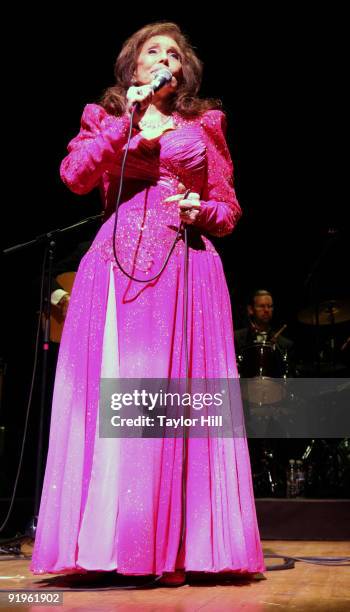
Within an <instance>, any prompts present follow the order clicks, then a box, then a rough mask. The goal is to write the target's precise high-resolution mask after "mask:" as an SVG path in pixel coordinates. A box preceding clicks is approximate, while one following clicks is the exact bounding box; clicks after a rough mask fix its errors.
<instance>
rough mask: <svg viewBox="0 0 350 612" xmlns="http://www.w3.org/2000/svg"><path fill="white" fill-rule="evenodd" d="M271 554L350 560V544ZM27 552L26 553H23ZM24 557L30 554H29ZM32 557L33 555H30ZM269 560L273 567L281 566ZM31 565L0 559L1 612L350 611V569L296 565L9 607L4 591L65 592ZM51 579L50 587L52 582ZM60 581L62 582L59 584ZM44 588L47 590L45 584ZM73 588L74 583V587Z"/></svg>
mask: <svg viewBox="0 0 350 612" xmlns="http://www.w3.org/2000/svg"><path fill="white" fill-rule="evenodd" d="M263 548H264V553H265V554H272V553H276V554H282V555H283V554H285V555H286V556H292V557H297V556H301V557H311V556H314V557H323V556H324V557H350V543H349V542H339V541H338V542H319V541H313V542H311V541H309V542H305V541H303V542H302V541H276V540H275V541H264V542H263ZM22 550H23V549H22ZM24 552H26V551H25V549H24ZM27 552H30V549H28V551H27ZM278 562H279V560H278V559H267V560H266V563H267V564H269V565H270V564H275V563H278ZM28 566H29V561H28V560H23V559H15V560H13V559H7V558H6V557H1V556H0V589H1V593H0V601H1V603H0V607H1V610H13V609H14V608H16V609H17V608H18V609H22V610H34V609H35V610H40V609H41V610H54V609H57V610H74V611H78V610H80V611H85V610H86V611H88V610H89V611H90V610H91V611H98V610H104V611H105V610H110V611H114V610H116V611H118V612H130V611H135V612H136V610H137V611H139V610H140V611H141V610H142V611H144V612H151V611H152V612H170V611H176V612H196V611H198V612H199V611H200V612H226V611H227V612H228V611H234V612H236V611H241V610H244V611H246V612H265V611H275V610H280V611H281V612H284V610H288V611H289V610H293V612H299V611H300V612H311V611H314V610H317V611H322V612H323V611H326V610H327V612H346V611H350V565H348V566H345V567H344V566H343V567H330V566H319V565H311V564H308V563H304V562H296V564H295V568H294V569H289V570H283V571H268V572H266V573H265V578H266V579H263V577H260V579H258V578H259V577H257V579H255V580H250V581H247V580H245V579H243V578H238V577H237V578H236V579H235V580H234V581H232V582H231V583H229V584H228V583H225V582H224V581H216V582H215V581H214V582H201V583H199V582H198V581H197V582H194V581H193V580H192V581H191V583H190V584H186V585H184V586H182V587H178V588H166V587H157V588H152V589H147V590H146V589H136V590H115V589H114V590H113V589H111V588H110V583H109V584H108V582H107V583H102V586H103V587H104V590H102V591H101V590H100V591H97V590H93V589H94V588H95V586H96V585H97V584H101V583H96V585H91V581H90V584H89V581H86V576H85V577H84V580H85V582H84V584H85V583H86V590H84V591H79V592H77V591H73V592H67V591H64V592H63V602H64V603H63V606H62V605H61V606H59V607H57V606H47V605H45V606H43V605H41V606H30V605H26V606H24V605H21V606H14V605H9V604H8V603H6V600H7V597H8V593H7V592H4V591H7V590H8V591H11V590H14V591H15V590H17V591H18V590H20V591H25V590H26V589H38V590H42V589H43V588H44V589H46V590H47V589H49V590H50V591H51V592H52V591H55V587H56V589H57V590H58V586H59V585H60V586H61V587H62V586H63V584H64V583H63V584H62V577H55V576H53V575H50V576H47V575H46V576H32V575H31V573H30V572H29V569H28ZM47 579H49V583H48V582H47ZM70 579H71V577H70ZM57 581H58V582H57ZM43 583H44V584H43ZM70 584H71V583H70Z"/></svg>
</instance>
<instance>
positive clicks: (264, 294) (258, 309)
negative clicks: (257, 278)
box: [235, 289, 294, 376]
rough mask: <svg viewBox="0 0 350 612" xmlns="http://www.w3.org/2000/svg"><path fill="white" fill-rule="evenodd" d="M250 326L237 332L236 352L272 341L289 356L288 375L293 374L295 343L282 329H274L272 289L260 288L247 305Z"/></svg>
mask: <svg viewBox="0 0 350 612" xmlns="http://www.w3.org/2000/svg"><path fill="white" fill-rule="evenodd" d="M247 314H248V320H249V323H248V326H247V327H244V328H243V329H238V330H236V332H235V347H236V354H237V355H242V354H244V353H245V351H246V349H247V347H250V346H252V345H254V344H265V343H270V344H272V345H274V346H276V348H278V349H279V351H280V354H281V355H282V356H283V357H285V358H287V361H288V371H289V372H288V375H289V376H290V375H293V371H294V366H293V362H294V359H293V352H294V350H293V349H294V343H293V342H292V341H291V340H290V339H289V338H286V337H285V336H283V335H282V333H281V330H283V329H284V327H283V328H281V329H274V327H273V325H272V319H273V314H274V305H273V297H272V294H271V293H270V291H267V290H266V289H258V290H257V291H255V292H254V293H253V294H252V296H251V299H250V301H249V303H248V305H247Z"/></svg>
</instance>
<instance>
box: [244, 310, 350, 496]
mask: <svg viewBox="0 0 350 612" xmlns="http://www.w3.org/2000/svg"><path fill="white" fill-rule="evenodd" d="M298 321H299V322H300V323H301V324H303V325H307V326H310V330H312V331H313V332H314V334H315V336H316V337H317V343H316V347H317V349H318V355H317V357H316V359H315V358H314V359H313V360H312V363H310V367H309V368H305V369H303V368H302V367H301V368H299V366H298V368H297V369H298V370H299V371H297V372H296V373H295V372H294V371H293V369H292V368H291V365H290V359H289V355H288V353H287V351H285V350H283V349H281V347H280V346H279V344H278V342H277V339H278V336H279V335H280V334H281V333H282V331H283V330H284V328H285V327H286V326H283V327H282V328H281V329H280V330H279V331H278V332H277V333H276V334H275V335H274V336H273V337H272V338H269V339H268V338H267V336H266V338H262V337H261V335H259V336H257V338H256V341H253V342H252V343H251V344H249V345H247V346H245V347H244V348H243V349H242V350H241V352H240V354H239V355H238V356H237V365H238V371H239V375H240V379H241V392H242V399H243V403H244V404H245V409H246V408H247V406H248V411H247V412H246V416H247V414H248V415H249V416H250V417H252V420H253V421H254V422H255V423H257V422H258V421H259V419H260V421H262V420H265V426H266V432H267V434H266V437H265V439H263V437H262V436H257V437H260V438H261V439H260V440H257V439H255V440H252V439H251V440H250V447H251V450H252V449H253V450H255V453H254V452H253V456H252V467H253V477H254V489H255V493H256V494H257V495H263V496H265V495H267V496H271V495H272V496H275V495H277V496H280V495H281V494H283V490H284V488H283V487H284V485H285V482H283V475H282V473H283V472H284V468H283V470H281V469H280V468H281V466H279V464H278V462H277V461H276V456H275V455H276V452H277V448H280V446H281V445H280V446H279V444H280V442H281V440H279V441H278V440H275V441H273V440H271V439H270V440H268V438H269V434H268V431H269V427H270V426H271V423H273V421H275V422H277V421H278V417H279V414H281V410H282V411H283V410H285V409H287V410H288V401H290V399H291V398H289V397H288V394H289V391H288V388H289V387H288V385H287V380H288V378H289V377H290V376H292V377H293V376H299V377H300V376H301V377H310V376H311V377H313V378H315V377H316V378H318V377H320V376H323V377H324V376H326V377H330V378H332V377H333V376H339V374H338V373H335V372H336V371H337V369H338V366H339V362H341V363H342V370H341V373H340V376H347V377H349V371H350V337H348V336H349V333H348V331H347V332H343V329H342V326H340V325H339V324H341V323H347V322H349V321H350V299H343V300H336V299H331V300H328V301H324V302H321V303H319V305H318V306H317V307H309V308H304V309H302V310H300V311H299V313H298ZM322 343H323V345H322ZM324 356H325V357H324ZM317 361H318V364H317ZM320 361H321V368H320ZM285 399H287V401H284V400H285ZM286 406H287V408H286ZM259 428H260V425H258V429H259ZM248 430H249V423H248ZM260 431H261V428H260ZM253 437H254V436H253ZM271 437H272V438H278V437H279V436H278V435H276V434H272V436H271ZM280 438H283V433H282V434H281V436H280ZM300 441H301V440H300ZM284 442H286V440H284ZM293 442H295V440H294V441H293ZM335 443H336V445H339V444H342V441H340V442H339V440H338V441H334V442H333V443H332V441H330V440H329V441H328V440H326V439H324V440H323V439H322V440H321V439H320V440H319V441H316V442H315V444H316V446H315V449H318V447H320V448H321V447H322V453H323V454H322V457H323V460H322V461H323V463H324V468H325V469H326V467H327V465H328V467H329V466H332V465H333V459H332V457H333V456H334V448H333V447H334V444H335ZM275 446H276V448H275ZM285 446H286V448H287V447H288V445H285ZM288 448H291V446H289V447H288ZM327 449H328V450H329V452H328V455H329V457H328V459H327V457H326V459H325V452H326V450H327ZM315 453H316V450H315ZM254 455H255V456H254ZM326 455H327V453H326ZM348 463H349V461H348V462H347V464H346V465H347V469H349V465H348ZM254 464H255V465H254ZM254 467H255V469H254ZM314 486H315V487H316V485H315V483H314ZM316 488H317V487H316ZM310 490H311V488H310ZM315 490H316V489H315ZM316 493H317V492H316Z"/></svg>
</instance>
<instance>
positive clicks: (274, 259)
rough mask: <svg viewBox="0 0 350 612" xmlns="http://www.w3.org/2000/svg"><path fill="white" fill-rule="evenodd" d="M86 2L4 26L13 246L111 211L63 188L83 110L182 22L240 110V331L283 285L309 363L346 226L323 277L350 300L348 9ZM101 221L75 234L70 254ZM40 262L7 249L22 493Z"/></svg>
mask: <svg viewBox="0 0 350 612" xmlns="http://www.w3.org/2000/svg"><path fill="white" fill-rule="evenodd" d="M71 5H72V3H71ZM71 5H64V4H61V3H60V4H59V6H58V4H56V5H55V3H53V4H52V5H51V6H50V9H49V10H48V9H47V12H45V9H42V8H41V9H40V12H39V9H36V8H35V7H34V8H33V6H31V7H30V10H29V9H23V8H22V9H21V14H20V15H13V16H11V17H9V18H8V21H7V22H5V23H6V26H5V27H8V29H9V32H10V34H11V36H10V38H9V40H10V42H9V43H8V46H7V49H6V62H4V66H3V70H4V72H3V81H5V78H6V90H5V95H3V99H4V111H3V126H2V127H3V143H2V144H3V158H4V159H6V160H7V163H6V165H5V174H4V178H3V202H2V211H3V220H4V218H5V215H6V217H7V220H6V223H5V222H3V223H2V224H1V225H2V229H3V232H4V236H3V246H4V247H7V246H10V245H12V244H16V243H18V242H24V241H27V240H30V239H31V238H33V237H34V236H36V235H38V234H40V233H42V232H46V231H48V230H51V229H53V228H56V227H62V226H64V225H66V224H70V223H73V222H75V221H77V220H80V219H81V218H83V217H85V216H88V215H91V214H94V213H97V212H99V211H100V208H99V196H98V192H97V191H96V192H93V193H92V194H89V195H88V196H83V197H81V196H77V195H74V194H72V193H70V192H69V191H68V190H67V188H66V187H65V186H64V185H63V184H62V183H61V182H60V179H59V174H58V169H59V164H60V161H61V159H62V158H63V157H64V155H65V151H66V146H67V143H68V141H69V140H70V139H71V138H72V137H73V136H74V135H75V134H76V133H77V131H78V129H79V120H80V115H81V112H82V109H83V107H84V105H85V104H86V103H87V102H93V101H96V100H98V98H99V96H100V95H101V93H102V91H103V90H104V89H105V88H106V87H107V86H109V85H110V84H112V82H113V65H114V60H115V57H116V56H117V54H118V52H119V50H120V47H121V44H122V42H123V41H124V40H125V38H126V37H127V36H129V35H131V34H132V33H133V32H134V31H136V30H137V29H138V28H140V27H142V26H143V25H145V24H146V23H149V22H150V21H155V20H158V19H162V20H163V19H167V20H171V21H175V22H177V23H178V24H179V25H180V26H181V27H182V29H183V30H184V31H185V32H186V33H187V34H188V36H189V37H190V40H191V41H192V42H193V44H194V46H195V47H196V50H197V53H198V55H199V57H200V58H201V59H202V60H203V62H204V66H205V70H204V78H203V87H202V95H203V96H207V95H208V96H213V97H219V98H221V99H222V101H223V104H224V109H225V110H226V112H227V115H228V142H229V145H230V149H231V153H232V158H233V161H234V166H235V185H236V191H237V195H238V198H239V200H240V203H241V206H242V209H243V213H244V215H243V218H242V219H241V221H240V222H239V224H238V226H237V228H236V230H235V231H234V233H233V234H232V235H231V236H229V237H227V238H224V239H222V240H221V241H219V242H218V241H216V246H217V248H218V250H219V252H220V254H221V255H222V258H223V262H224V267H225V271H226V276H227V282H228V285H229V289H230V293H231V297H232V307H233V318H234V323H235V326H236V327H240V326H242V325H244V324H245V305H246V300H247V297H248V294H249V293H250V292H251V291H252V289H254V288H257V287H264V288H268V289H270V290H271V291H272V292H273V294H274V297H275V303H276V325H277V324H279V323H284V322H286V323H287V324H288V329H287V330H286V335H289V336H290V337H291V338H293V339H294V340H295V341H296V342H297V345H298V351H299V358H300V359H301V360H302V359H306V360H309V359H310V358H311V359H312V354H311V356H310V346H312V342H313V329H312V327H311V326H306V325H302V324H300V323H299V322H298V318H297V314H298V311H299V310H300V309H301V308H302V307H305V306H309V305H312V304H313V303H314V300H315V297H314V295H310V287H309V288H306V287H305V281H306V278H307V277H308V275H309V273H310V271H311V270H312V268H313V266H314V264H315V262H316V261H317V259H318V258H319V257H320V253H321V252H322V251H323V249H324V248H325V247H326V245H327V241H328V239H329V232H330V230H333V229H336V230H337V232H338V233H337V234H336V239H335V240H334V241H333V243H332V245H331V246H330V248H329V249H328V252H327V255H326V256H325V257H323V259H322V260H321V261H320V264H319V266H318V272H317V276H315V277H314V279H315V283H314V284H315V286H317V288H318V292H319V295H320V297H321V298H322V299H334V298H344V297H347V296H349V295H350V290H349V272H348V263H349V256H348V252H347V251H348V242H349V237H350V234H349V230H348V226H347V224H346V209H347V205H348V203H347V201H345V197H344V195H342V189H341V187H342V185H341V183H342V181H341V176H342V171H343V169H344V166H345V163H344V161H343V158H342V155H341V151H340V145H341V143H342V140H343V131H344V126H343V120H342V112H341V111H342V107H343V104H344V103H343V93H344V87H345V86H344V85H343V83H345V80H346V77H345V75H346V70H345V23H346V19H345V16H344V15H342V14H341V13H339V12H337V9H334V10H333V12H332V13H330V12H329V9H328V8H327V7H325V8H324V9H321V8H320V7H317V10H316V9H315V10H312V9H310V10H309V11H307V10H306V9H305V7H302V5H300V6H299V7H298V6H297V5H295V4H293V5H292V4H290V5H289V7H288V6H285V7H284V9H283V11H282V10H281V8H278V5H277V4H276V5H274V6H273V7H272V6H270V7H269V6H266V3H264V4H262V5H260V7H257V6H256V5H255V4H253V3H244V7H245V9H243V8H242V7H243V3H242V4H241V7H240V8H237V6H239V5H236V8H235V7H234V8H231V9H230V12H229V13H228V12H226V10H224V8H223V7H224V4H223V3H220V5H219V6H218V7H216V6H214V5H212V6H210V7H208V8H206V9H204V8H201V9H199V8H197V13H196V14H195V16H191V15H189V14H188V12H187V10H186V9H185V8H182V9H181V8H179V6H178V5H177V9H175V10H170V9H169V10H168V9H164V10H163V11H158V12H153V13H152V10H148V11H146V10H143V11H142V10H141V11H140V9H139V7H137V6H135V5H134V4H132V3H129V6H128V7H127V6H124V13H123V14H121V13H120V10H119V8H111V7H108V6H105V5H102V4H101V5H100V6H96V5H92V8H91V9H89V8H87V5H86V6H84V7H82V8H81V10H80V14H79V15H78V14H76V15H75V16H74V15H72V14H71V11H72V6H71ZM114 6H115V5H114V3H113V7H114ZM126 8H129V13H130V15H129V16H128V15H127V14H126V12H125V9H126ZM23 11H24V12H23ZM25 11H27V12H25ZM36 11H37V13H36ZM5 190H6V191H5ZM97 229H98V226H97V225H96V226H95V228H93V227H91V228H90V229H89V230H86V231H84V232H81V231H80V232H78V231H77V232H75V233H74V234H71V235H70V236H69V237H65V238H64V241H62V242H61V243H59V244H58V256H62V255H64V254H65V253H67V252H69V251H70V250H71V249H72V248H73V247H74V244H75V243H76V242H78V241H80V240H82V239H88V238H90V237H91V236H92V235H94V233H95V232H96V231H97ZM41 259H42V249H41V248H40V247H37V248H34V249H30V250H28V249H27V250H24V251H22V252H21V253H18V254H16V255H11V256H6V257H5V258H3V263H4V269H3V279H2V287H3V292H2V305H3V307H4V313H3V316H2V319H1V335H2V343H1V349H0V357H1V358H2V361H3V363H5V364H6V373H5V376H4V385H3V402H2V413H1V415H0V425H5V427H6V429H5V439H4V451H3V455H2V468H1V471H2V475H3V476H5V474H6V476H5V477H4V478H3V481H2V485H0V486H1V487H2V488H1V490H0V497H1V496H6V495H8V494H9V492H10V490H11V488H12V479H13V477H14V475H15V472H16V468H17V462H18V456H19V451H20V441H21V435H22V431H23V426H24V417H25V407H26V401H27V396H28V391H29V383H30V376H31V367H32V363H33V356H34V337H35V327H36V314H35V313H36V310H37V305H38V301H39V296H38V292H37V284H36V279H37V278H38V275H39V273H40V265H41ZM349 318H350V315H349ZM348 335H349V327H348V323H342V324H339V325H338V326H337V347H338V348H339V346H340V344H341V343H342V342H344V341H345V339H346V338H347V337H348ZM324 341H325V342H327V333H326V337H325V339H324ZM311 353H312V350H311ZM3 370H4V367H3ZM37 413H38V392H36V394H35V396H34V403H33V408H32V414H31V418H30V428H29V439H28V442H27V445H26V451H25V470H24V475H23V477H22V478H21V480H20V485H19V493H20V496H24V497H25V496H30V495H31V494H32V493H33V482H34V476H33V470H34V466H35V448H36V436H37ZM4 460H5V463H6V468H4V465H5V463H4ZM1 518H2V517H0V519H1Z"/></svg>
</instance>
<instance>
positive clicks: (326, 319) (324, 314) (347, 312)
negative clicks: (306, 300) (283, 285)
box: [298, 299, 350, 325]
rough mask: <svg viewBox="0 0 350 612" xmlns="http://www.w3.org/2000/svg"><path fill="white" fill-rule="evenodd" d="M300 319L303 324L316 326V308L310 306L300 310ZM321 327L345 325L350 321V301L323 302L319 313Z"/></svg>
mask: <svg viewBox="0 0 350 612" xmlns="http://www.w3.org/2000/svg"><path fill="white" fill-rule="evenodd" d="M298 319H299V321H301V323H307V324H308V325H316V313H315V307H314V306H310V307H308V308H304V309H303V310H300V311H299V313H298ZM318 320H319V325H332V324H334V323H344V322H345V321H350V299H346V300H327V301H326V302H321V303H320V305H319V311H318Z"/></svg>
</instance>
